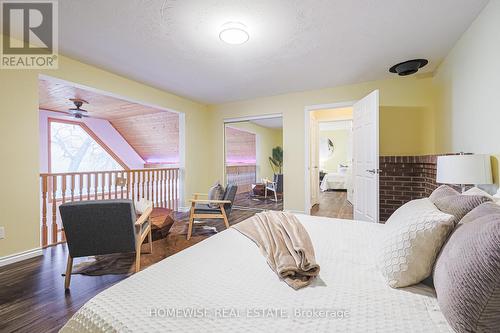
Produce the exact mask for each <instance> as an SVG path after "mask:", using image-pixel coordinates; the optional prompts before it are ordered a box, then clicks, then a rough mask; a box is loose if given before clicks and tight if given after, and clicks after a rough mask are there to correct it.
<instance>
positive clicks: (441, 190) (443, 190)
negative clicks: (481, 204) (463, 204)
mask: <svg viewBox="0 0 500 333" xmlns="http://www.w3.org/2000/svg"><path fill="white" fill-rule="evenodd" d="M458 194H460V193H459V192H458V191H456V190H454V189H452V188H451V187H449V186H448V185H441V186H439V187H438V188H437V189H435V190H434V191H432V193H431V195H430V196H429V200H430V201H431V202H432V203H433V204H436V200H439V199H441V198H444V197H448V196H450V195H458Z"/></svg>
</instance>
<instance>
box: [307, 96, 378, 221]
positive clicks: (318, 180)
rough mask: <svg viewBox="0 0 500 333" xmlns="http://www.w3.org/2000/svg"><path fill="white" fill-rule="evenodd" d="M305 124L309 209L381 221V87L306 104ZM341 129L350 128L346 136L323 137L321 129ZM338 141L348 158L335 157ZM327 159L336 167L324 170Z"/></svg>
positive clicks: (328, 214) (316, 211) (310, 211)
mask: <svg viewBox="0 0 500 333" xmlns="http://www.w3.org/2000/svg"><path fill="white" fill-rule="evenodd" d="M304 124H305V148H306V149H305V175H306V179H308V181H307V182H306V184H305V207H306V212H309V213H311V214H313V215H319V216H326V217H336V218H347V219H354V220H361V221H368V222H375V223H378V222H379V173H380V170H379V91H378V90H375V91H373V92H371V93H370V94H368V95H367V96H365V97H363V98H362V99H360V100H358V101H354V102H345V103H336V104H330V105H315V106H309V107H306V108H305V118H304ZM342 127H343V128H344V129H346V128H347V129H349V128H350V129H351V130H350V132H348V133H344V136H347V138H344V139H345V140H344V139H343V138H341V137H342V136H343V135H340V134H333V133H330V134H323V139H322V140H321V136H322V134H321V132H324V133H327V132H328V131H329V130H331V129H332V128H342ZM328 128H329V129H328ZM322 129H323V131H322ZM349 133H350V134H349ZM321 141H322V142H323V144H324V145H325V146H324V147H323V148H322V147H321ZM335 141H337V145H339V144H342V145H343V147H342V148H343V149H345V151H346V154H347V156H345V155H343V156H342V155H341V156H340V159H341V160H344V161H345V162H342V161H340V160H337V159H334V158H333V157H334V156H335ZM342 141H344V142H345V143H344V144H343V143H342ZM321 150H323V151H324V154H323V159H325V161H323V164H322V161H321V156H320V151H321ZM338 155H340V151H338ZM338 155H337V156H338ZM326 160H328V161H330V160H333V163H334V165H330V166H329V167H328V168H326V167H325V166H326V165H327V164H326ZM322 168H323V170H321V169H322ZM325 177H326V178H325ZM325 192H326V193H327V194H325ZM330 192H333V193H335V192H343V193H336V194H332V193H330Z"/></svg>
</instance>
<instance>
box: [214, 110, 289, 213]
mask: <svg viewBox="0 0 500 333" xmlns="http://www.w3.org/2000/svg"><path fill="white" fill-rule="evenodd" d="M270 118H281V124H282V127H281V129H282V131H283V134H282V139H283V136H284V130H285V127H284V126H283V113H268V114H263V115H255V116H242V117H235V118H223V119H222V152H223V153H222V159H223V160H222V168H221V170H220V172H222V181H223V183H226V181H227V175H226V125H228V124H232V123H239V122H244V121H251V120H258V119H270ZM247 132H249V133H252V132H251V131H247ZM254 134H256V133H254ZM255 145H256V147H255V148H256V154H258V153H259V136H258V135H256V142H255ZM256 170H257V166H256ZM256 173H257V172H256ZM284 174H285V162H284V161H283V175H284ZM256 181H258V180H257V179H256ZM284 206H285V196H284V193H283V207H284Z"/></svg>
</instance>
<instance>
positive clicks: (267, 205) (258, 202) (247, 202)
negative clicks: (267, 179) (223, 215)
mask: <svg viewBox="0 0 500 333" xmlns="http://www.w3.org/2000/svg"><path fill="white" fill-rule="evenodd" d="M234 205H235V206H236V207H241V208H250V209H258V210H283V200H282V199H281V198H280V197H279V198H278V202H275V201H274V200H273V198H272V197H271V195H269V197H267V198H264V197H253V196H251V195H250V193H248V192H246V193H238V194H237V195H236V199H235V201H234Z"/></svg>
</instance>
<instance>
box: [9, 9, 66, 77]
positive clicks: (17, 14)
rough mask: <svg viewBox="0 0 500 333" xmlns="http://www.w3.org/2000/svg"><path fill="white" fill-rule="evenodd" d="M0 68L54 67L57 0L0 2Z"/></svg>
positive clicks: (56, 36) (56, 46)
mask: <svg viewBox="0 0 500 333" xmlns="http://www.w3.org/2000/svg"><path fill="white" fill-rule="evenodd" d="M0 8H1V16H0V17H1V19H2V24H1V27H2V34H1V36H2V42H1V62H0V68H2V69H56V68H57V65H58V56H57V52H58V34H57V32H58V29H57V28H58V27H57V19H58V12H57V1H13V0H3V1H0Z"/></svg>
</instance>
